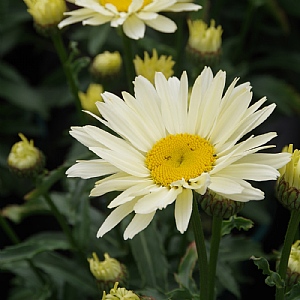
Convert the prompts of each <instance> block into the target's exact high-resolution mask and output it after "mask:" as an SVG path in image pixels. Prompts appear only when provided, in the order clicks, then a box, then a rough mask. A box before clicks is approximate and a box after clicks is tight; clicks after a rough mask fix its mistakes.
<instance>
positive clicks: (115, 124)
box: [67, 68, 290, 239]
mask: <svg viewBox="0 0 300 300" xmlns="http://www.w3.org/2000/svg"><path fill="white" fill-rule="evenodd" d="M225 77H226V73H225V72H223V71H219V72H218V73H217V74H216V76H215V77H214V76H213V73H212V71H211V69H210V68H205V69H204V70H203V72H202V73H201V74H200V75H199V76H198V77H197V79H196V81H195V83H194V85H193V87H192V91H191V95H190V98H189V97H188V89H189V86H188V78H187V74H186V72H183V74H182V76H181V78H180V79H178V78H176V77H170V78H169V79H168V80H167V79H166V78H165V76H164V75H163V74H162V73H156V74H155V80H154V81H155V86H154V85H153V84H151V83H150V82H149V81H148V80H147V79H146V78H144V77H142V76H138V77H136V79H135V81H134V86H135V97H133V96H132V95H130V94H129V93H127V92H123V93H122V97H123V99H121V98H119V97H118V96H116V95H114V94H112V93H108V92H105V93H104V94H102V97H103V99H104V102H101V103H100V102H98V103H97V107H98V109H99V111H100V113H101V115H102V118H99V117H97V116H95V117H96V118H97V119H98V120H99V121H100V122H101V123H103V124H105V125H106V126H107V127H108V128H110V129H111V130H112V131H114V132H115V133H116V134H117V136H115V135H112V134H110V133H108V132H106V131H104V130H102V129H100V128H97V127H94V126H83V127H73V128H72V130H71V132H70V134H71V135H72V136H73V137H75V138H76V139H77V140H78V141H80V142H81V143H82V144H84V145H85V146H87V147H89V149H90V150H91V151H93V152H94V153H95V154H96V155H97V156H99V159H98V160H92V161H78V162H77V164H75V165H74V166H72V167H71V168H70V169H68V170H67V174H68V176H69V177H82V178H92V177H99V176H107V175H108V176H107V177H106V178H104V179H101V180H99V181H97V182H96V185H95V187H94V189H92V191H91V196H100V195H103V194H105V193H107V192H110V191H121V193H120V194H119V195H118V196H117V197H116V198H115V199H113V200H112V201H111V202H110V204H109V205H108V207H109V208H114V210H113V211H112V212H111V214H110V215H109V216H108V217H107V219H106V220H105V221H104V223H103V224H102V226H101V227H100V229H99V231H98V234H97V236H98V237H99V236H103V235H104V234H105V233H107V232H108V231H110V230H111V229H112V228H113V227H115V226H116V225H117V224H118V223H119V222H120V221H121V220H122V219H123V218H125V217H126V216H127V215H129V214H130V213H132V212H134V214H135V215H134V217H133V219H132V220H131V222H130V223H129V225H128V226H127V228H126V229H125V232H124V238H125V239H127V238H132V237H133V236H134V235H136V234H137V233H138V232H140V231H141V230H143V229H144V228H146V227H147V226H148V224H149V223H150V222H151V220H152V219H153V217H154V215H155V213H156V211H157V210H160V209H164V208H166V207H167V206H168V205H170V204H172V203H175V221H176V226H177V229H178V230H179V231H180V232H181V233H183V232H184V231H186V229H187V227H188V223H189V220H190V217H191V212H192V199H193V191H195V192H196V193H199V194H201V195H203V194H205V192H206V191H207V190H208V189H209V190H212V191H213V192H215V193H217V194H219V195H221V196H223V197H225V198H228V199H231V200H234V201H240V202H247V201H250V200H261V199H263V198H264V193H263V192H262V191H261V190H259V189H258V188H255V187H253V186H252V185H251V184H250V183H249V182H247V180H251V181H265V180H276V179H277V177H278V176H279V172H278V171H277V168H280V167H282V166H283V165H284V164H286V163H287V162H288V161H289V159H290V154H288V153H273V154H271V153H257V152H258V151H260V150H263V149H267V148H270V147H272V146H270V145H265V144H266V143H268V142H269V141H270V140H271V139H273V138H274V137H276V133H275V132H269V133H266V134H262V135H258V136H254V135H251V136H249V137H248V138H246V139H243V140H241V139H242V138H243V136H244V135H246V134H248V133H249V132H250V131H252V130H253V129H254V128H256V127H257V126H258V125H260V124H261V123H262V122H264V121H265V120H266V118H268V117H269V115H270V114H271V113H272V111H273V110H274V108H275V104H271V105H268V106H266V107H263V108H260V107H261V106H262V105H263V103H264V102H265V101H266V98H265V97H264V98H262V99H260V100H259V101H258V102H256V103H254V104H253V105H251V106H250V107H249V105H250V102H251V98H252V93H251V91H250V90H251V87H250V84H249V83H243V84H241V85H237V86H236V84H237V81H238V80H237V79H235V80H234V81H233V82H232V83H231V85H230V86H229V87H228V89H227V90H226V92H225V93H223V91H224V86H225Z"/></svg>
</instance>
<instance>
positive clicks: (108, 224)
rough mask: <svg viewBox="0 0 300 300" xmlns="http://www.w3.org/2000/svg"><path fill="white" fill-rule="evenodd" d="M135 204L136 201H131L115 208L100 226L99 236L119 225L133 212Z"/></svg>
mask: <svg viewBox="0 0 300 300" xmlns="http://www.w3.org/2000/svg"><path fill="white" fill-rule="evenodd" d="M134 205H135V201H131V202H127V203H125V204H123V205H121V206H119V207H117V208H116V209H115V210H113V211H112V212H111V213H110V214H109V216H108V217H107V218H106V219H105V221H104V222H103V224H102V225H101V227H100V228H99V230H98V232H97V237H102V236H103V235H104V234H105V233H107V232H108V231H110V230H111V229H113V228H114V227H115V226H116V225H118V224H119V223H120V222H121V221H122V220H123V219H124V218H125V217H126V216H127V215H129V214H130V213H131V212H132V210H133V207H134Z"/></svg>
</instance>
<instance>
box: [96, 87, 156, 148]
mask: <svg viewBox="0 0 300 300" xmlns="http://www.w3.org/2000/svg"><path fill="white" fill-rule="evenodd" d="M124 95H126V94H124ZM102 97H103V98H104V100H105V103H97V106H98V107H99V110H100V112H101V114H102V116H103V118H105V119H106V120H107V125H108V126H109V127H110V128H111V129H112V130H113V131H115V132H117V133H118V134H119V135H120V136H121V137H123V138H125V139H126V140H128V141H129V142H130V143H131V144H132V145H133V146H134V147H135V148H137V149H139V150H141V151H143V152H147V151H148V150H149V149H151V147H152V145H153V141H151V140H149V135H148V133H149V130H150V129H149V128H150V125H151V123H150V124H147V123H146V122H145V118H143V115H139V114H138V113H137V110H136V109H135V108H132V107H130V106H128V105H127V103H126V102H124V101H123V100H122V99H120V98H119V97H114V96H113V95H112V94H110V93H104V94H103V95H102ZM126 100H127V101H129V100H130V97H129V96H126Z"/></svg>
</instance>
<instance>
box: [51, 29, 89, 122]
mask: <svg viewBox="0 0 300 300" xmlns="http://www.w3.org/2000/svg"><path fill="white" fill-rule="evenodd" d="M51 38H52V41H53V44H54V47H55V49H56V52H57V54H58V57H59V60H60V62H61V64H62V67H63V70H64V73H65V76H66V78H67V82H68V85H69V88H70V91H71V93H72V95H73V97H74V100H75V107H76V111H77V115H78V119H79V121H80V123H81V124H84V115H83V113H82V108H81V102H80V99H79V96H78V92H79V90H78V85H77V82H76V79H75V77H74V74H73V73H72V69H71V65H70V62H69V61H68V54H67V51H66V48H65V46H64V43H63V40H62V36H61V32H60V30H58V29H57V30H54V31H52V32H51Z"/></svg>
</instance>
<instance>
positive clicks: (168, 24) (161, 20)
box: [144, 15, 177, 33]
mask: <svg viewBox="0 0 300 300" xmlns="http://www.w3.org/2000/svg"><path fill="white" fill-rule="evenodd" d="M144 22H145V24H146V25H147V26H149V27H151V28H153V29H155V30H157V31H160V32H164V33H172V32H175V31H176V29H177V25H176V23H175V22H174V21H172V20H170V19H169V18H167V17H165V16H161V15H157V17H156V18H155V19H148V20H144Z"/></svg>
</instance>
